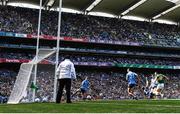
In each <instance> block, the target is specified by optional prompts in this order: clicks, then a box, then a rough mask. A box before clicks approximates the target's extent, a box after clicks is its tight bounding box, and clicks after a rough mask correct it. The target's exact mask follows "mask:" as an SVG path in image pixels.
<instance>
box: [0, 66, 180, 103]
mask: <svg viewBox="0 0 180 114" xmlns="http://www.w3.org/2000/svg"><path fill="white" fill-rule="evenodd" d="M0 71H1V72H0V82H1V83H0V96H3V97H9V95H10V92H11V90H12V87H13V84H14V82H15V77H16V74H17V73H15V72H14V71H11V70H4V69H1V70H0ZM138 74H139V75H140V76H141V78H142V81H141V82H142V86H145V77H149V76H151V73H149V74H148V73H146V74H144V73H138ZM165 75H166V76H168V77H169V80H168V81H167V82H166V84H165V90H164V92H165V94H164V95H165V96H164V98H171V99H177V98H180V83H179V80H180V74H178V73H171V74H165ZM125 76H126V73H125V72H117V71H116V72H113V71H108V72H101V71H96V70H94V71H88V70H85V71H84V72H82V71H78V72H77V77H78V78H77V81H73V83H72V94H73V93H75V92H76V91H77V90H78V89H79V87H80V85H81V82H82V80H83V79H84V78H85V77H88V80H89V81H90V90H89V91H88V95H90V96H91V99H94V100H95V99H128V94H127V81H126V80H125ZM53 81H54V70H53V67H50V66H48V67H46V66H41V68H39V70H38V75H37V86H38V90H37V94H36V99H39V100H38V101H42V102H47V101H52V98H53V84H54V83H53ZM137 94H139V97H140V98H141V97H142V94H141V93H140V92H138V91H137ZM73 99H74V100H79V99H81V95H80V94H79V93H77V94H75V95H73Z"/></svg>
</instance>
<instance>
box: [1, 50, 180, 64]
mask: <svg viewBox="0 0 180 114" xmlns="http://www.w3.org/2000/svg"><path fill="white" fill-rule="evenodd" d="M34 56H35V55H34V54H32V53H18V52H17V53H15V52H1V53H0V58H6V59H29V60H32V59H33V57H34ZM64 56H65V54H63V55H60V61H62V60H63V59H64ZM70 58H71V60H72V61H73V62H107V63H119V64H125V63H128V64H152V65H174V66H176V65H180V61H179V60H168V59H164V60H163V59H161V60H160V59H150V58H143V59H142V58H126V57H116V56H115V57H109V56H92V55H91V56H90V55H89V56H86V55H75V54H73V55H70ZM47 60H48V61H49V62H51V63H53V62H55V56H51V57H49V58H48V59H47Z"/></svg>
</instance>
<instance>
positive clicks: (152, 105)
mask: <svg viewBox="0 0 180 114" xmlns="http://www.w3.org/2000/svg"><path fill="white" fill-rule="evenodd" d="M6 112H8V113H12V112H18V113H21V112H23V113H31V112H33V113H57V112H58V113H72V112H74V113H85V112H86V113H122V112H124V113H130V112H133V113H146V112H147V113H155V112H156V113H176V112H178V113H180V100H138V101H135V100H122V101H87V102H73V103H72V104H66V103H62V104H55V103H32V104H16V105H9V104H2V105H0V113H6Z"/></svg>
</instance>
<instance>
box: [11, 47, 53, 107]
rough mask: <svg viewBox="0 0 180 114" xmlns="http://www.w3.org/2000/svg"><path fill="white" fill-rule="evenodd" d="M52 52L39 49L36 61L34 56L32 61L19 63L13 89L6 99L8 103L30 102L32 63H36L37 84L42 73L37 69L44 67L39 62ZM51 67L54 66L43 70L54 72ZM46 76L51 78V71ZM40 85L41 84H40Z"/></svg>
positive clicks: (32, 74)
mask: <svg viewBox="0 0 180 114" xmlns="http://www.w3.org/2000/svg"><path fill="white" fill-rule="evenodd" d="M53 53H55V50H44V49H41V50H39V53H38V59H37V61H36V58H35V57H34V59H33V60H32V61H30V62H29V63H23V64H21V66H20V69H19V72H18V75H17V77H16V81H15V85H14V87H13V90H12V92H11V95H10V97H9V100H8V104H17V103H19V102H31V101H32V89H33V88H32V86H33V85H32V84H33V83H32V82H33V78H34V77H33V76H34V65H35V64H36V65H38V69H37V84H39V82H38V81H40V78H39V76H40V75H42V74H41V73H42V72H40V71H39V70H42V69H44V68H45V67H44V65H41V66H40V65H39V63H41V62H42V61H43V60H45V58H47V57H49V56H51V55H52V54H53ZM42 66H43V67H42ZM50 66H52V65H50ZM53 68H54V67H51V69H50V68H49V69H47V70H44V71H46V72H54V69H53ZM48 70H50V71H48ZM43 76H45V75H43ZM47 76H51V78H53V73H51V75H47ZM52 81H53V79H52ZM34 86H36V85H34ZM40 86H42V85H40ZM42 87H43V86H42ZM34 89H37V88H34ZM40 89H41V88H40ZM44 90H45V89H44ZM51 93H52V91H51ZM40 94H42V92H40ZM52 94H53V93H52ZM50 95H51V94H50Z"/></svg>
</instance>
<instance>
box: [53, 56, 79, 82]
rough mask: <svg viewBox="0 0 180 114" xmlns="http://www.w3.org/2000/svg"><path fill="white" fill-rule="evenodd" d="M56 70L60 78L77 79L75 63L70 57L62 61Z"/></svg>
mask: <svg viewBox="0 0 180 114" xmlns="http://www.w3.org/2000/svg"><path fill="white" fill-rule="evenodd" d="M56 72H57V74H58V79H63V78H70V79H76V72H75V68H74V64H73V63H72V62H71V61H70V60H69V59H65V60H64V61H62V62H61V63H60V64H59V66H58V68H57V71H56Z"/></svg>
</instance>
